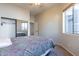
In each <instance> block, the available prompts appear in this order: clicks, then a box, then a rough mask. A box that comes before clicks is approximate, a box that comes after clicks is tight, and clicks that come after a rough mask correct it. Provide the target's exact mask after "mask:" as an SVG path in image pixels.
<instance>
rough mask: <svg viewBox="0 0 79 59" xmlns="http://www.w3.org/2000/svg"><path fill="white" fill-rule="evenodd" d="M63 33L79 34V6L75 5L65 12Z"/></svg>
mask: <svg viewBox="0 0 79 59" xmlns="http://www.w3.org/2000/svg"><path fill="white" fill-rule="evenodd" d="M63 20H64V23H63V25H64V26H63V32H64V33H70V34H79V4H74V5H73V6H71V7H70V8H68V9H67V10H65V11H64V12H63Z"/></svg>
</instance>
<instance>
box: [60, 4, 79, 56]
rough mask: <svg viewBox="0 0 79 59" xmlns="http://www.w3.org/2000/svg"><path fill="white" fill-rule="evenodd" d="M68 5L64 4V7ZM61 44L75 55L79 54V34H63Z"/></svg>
mask: <svg viewBox="0 0 79 59" xmlns="http://www.w3.org/2000/svg"><path fill="white" fill-rule="evenodd" d="M67 6H68V4H67V5H63V6H62V8H66V7H67ZM60 37H61V40H60V41H61V42H60V45H61V46H63V47H64V48H66V49H67V50H68V51H69V52H70V53H72V54H73V55H77V56H79V35H76V34H65V33H62V34H61V36H60Z"/></svg>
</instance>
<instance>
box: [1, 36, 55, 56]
mask: <svg viewBox="0 0 79 59" xmlns="http://www.w3.org/2000/svg"><path fill="white" fill-rule="evenodd" d="M11 42H12V44H11V45H9V46H7V47H3V48H0V56H49V53H50V52H51V51H52V55H53V56H56V55H57V54H56V53H55V51H54V47H55V45H54V44H53V41H52V40H51V39H47V38H43V37H37V36H29V37H26V36H25V37H16V38H12V39H11Z"/></svg>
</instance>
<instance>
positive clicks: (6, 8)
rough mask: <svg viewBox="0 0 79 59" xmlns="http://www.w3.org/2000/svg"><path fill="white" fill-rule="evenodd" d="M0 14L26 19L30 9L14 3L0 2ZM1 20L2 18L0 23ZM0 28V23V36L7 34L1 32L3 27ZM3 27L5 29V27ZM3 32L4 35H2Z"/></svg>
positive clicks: (28, 17) (28, 18) (28, 16)
mask: <svg viewBox="0 0 79 59" xmlns="http://www.w3.org/2000/svg"><path fill="white" fill-rule="evenodd" d="M1 16H2V17H8V18H14V19H19V20H25V21H27V20H30V11H29V10H28V9H25V8H21V7H19V6H16V5H14V4H0V17H1ZM1 20H2V19H1V18H0V23H1ZM1 28H2V26H1V25H0V37H5V36H7V35H6V34H5V33H3V32H2V31H3V29H2V30H1ZM4 29H5V30H6V29H7V28H4ZM13 29H14V28H13ZM8 33H9V32H8ZM4 34H5V36H3V35H4Z"/></svg>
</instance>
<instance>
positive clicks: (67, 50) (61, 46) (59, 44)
mask: <svg viewBox="0 0 79 59" xmlns="http://www.w3.org/2000/svg"><path fill="white" fill-rule="evenodd" d="M56 45H59V46H61V47H63V48H64V49H65V50H67V51H68V52H69V53H71V54H72V55H73V56H76V55H75V54H74V53H73V52H71V51H70V50H69V49H67V48H66V47H65V46H64V45H62V44H56Z"/></svg>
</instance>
